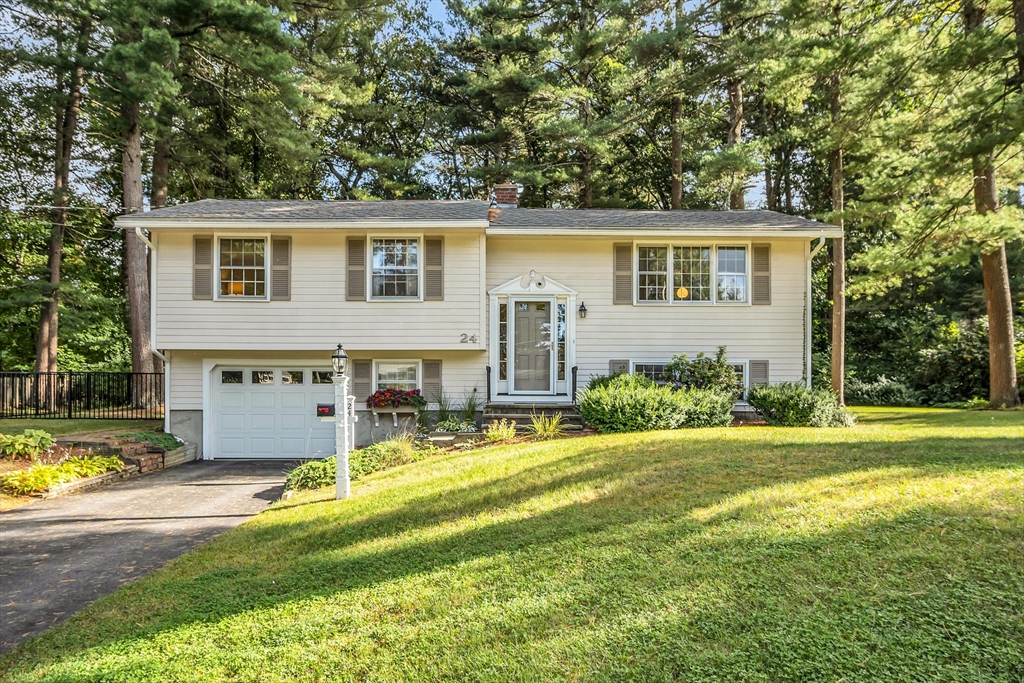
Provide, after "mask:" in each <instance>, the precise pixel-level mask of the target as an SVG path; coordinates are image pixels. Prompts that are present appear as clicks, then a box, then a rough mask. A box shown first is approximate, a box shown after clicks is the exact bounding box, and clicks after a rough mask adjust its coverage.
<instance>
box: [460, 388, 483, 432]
mask: <svg viewBox="0 0 1024 683" xmlns="http://www.w3.org/2000/svg"><path fill="white" fill-rule="evenodd" d="M482 409H483V400H482V399H481V398H480V394H479V393H478V392H477V390H476V388H474V389H473V391H470V392H469V393H467V394H466V397H465V398H464V399H462V419H463V421H465V422H472V423H473V425H474V426H476V414H477V412H479V411H480V410H482Z"/></svg>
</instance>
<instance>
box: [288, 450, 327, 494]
mask: <svg viewBox="0 0 1024 683" xmlns="http://www.w3.org/2000/svg"><path fill="white" fill-rule="evenodd" d="M337 474H338V459H337V457H336V456H333V455H332V456H330V457H328V458H323V459H322V460H310V461H308V462H304V463H302V464H301V465H299V466H298V467H296V468H294V469H292V471H291V472H289V473H288V475H287V476H286V477H285V480H284V489H285V491H303V490H307V489H319V488H323V487H324V486H331V485H333V484H334V483H335V478H336V477H337Z"/></svg>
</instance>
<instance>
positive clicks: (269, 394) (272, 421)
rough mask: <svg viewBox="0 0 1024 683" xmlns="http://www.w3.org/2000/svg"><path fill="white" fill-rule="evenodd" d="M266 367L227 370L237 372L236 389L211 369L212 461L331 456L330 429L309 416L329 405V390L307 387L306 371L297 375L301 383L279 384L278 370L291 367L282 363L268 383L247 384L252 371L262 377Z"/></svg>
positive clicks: (327, 387)
mask: <svg viewBox="0 0 1024 683" xmlns="http://www.w3.org/2000/svg"><path fill="white" fill-rule="evenodd" d="M267 365H269V364H267ZM267 365H262V366H261V367H258V368H251V367H249V368H247V367H245V366H237V365H235V366H230V367H229V368H227V369H230V370H233V371H241V373H240V374H241V375H242V377H243V383H241V384H223V383H222V382H221V372H220V370H221V369H223V368H222V367H221V366H218V367H217V368H214V370H213V378H214V382H213V397H212V398H213V400H212V401H211V403H212V406H213V410H214V415H213V416H212V420H211V422H212V424H213V426H214V430H213V431H214V433H213V444H214V449H213V451H214V452H213V453H212V456H213V457H214V458H302V457H310V458H323V457H326V456H328V455H331V454H332V453H334V424H333V423H330V422H322V421H321V420H319V419H318V418H317V417H316V415H315V414H314V410H315V406H316V404H317V403H332V402H333V400H334V386H333V385H331V384H326V385H325V384H311V383H310V380H311V377H310V375H309V371H308V370H305V371H303V372H304V375H305V376H304V379H305V383H301V384H300V383H294V384H292V383H289V384H283V383H282V379H281V378H282V376H283V373H284V371H294V370H295V369H296V366H295V364H291V365H288V366H285V364H283V363H282V364H281V365H279V366H277V367H276V368H274V369H273V374H272V376H273V382H274V383H273V384H269V383H268V384H255V383H253V382H252V376H253V371H254V370H259V371H260V372H266V371H268V370H270V368H268V367H267ZM321 369H322V368H321ZM261 377H262V378H266V377H267V375H261Z"/></svg>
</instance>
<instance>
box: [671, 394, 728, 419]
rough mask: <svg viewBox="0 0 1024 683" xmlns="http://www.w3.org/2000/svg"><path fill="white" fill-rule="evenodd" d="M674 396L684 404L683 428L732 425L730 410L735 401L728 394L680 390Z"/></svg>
mask: <svg viewBox="0 0 1024 683" xmlns="http://www.w3.org/2000/svg"><path fill="white" fill-rule="evenodd" d="M676 396H677V397H678V398H681V399H682V400H683V401H684V402H685V404H686V408H685V412H684V415H683V426H684V427H694V428H697V427H728V426H729V425H731V424H732V408H733V406H734V405H735V404H736V400H735V399H734V398H733V397H732V396H731V395H730V394H727V393H723V392H721V391H715V390H713V389H680V390H679V391H677V392H676Z"/></svg>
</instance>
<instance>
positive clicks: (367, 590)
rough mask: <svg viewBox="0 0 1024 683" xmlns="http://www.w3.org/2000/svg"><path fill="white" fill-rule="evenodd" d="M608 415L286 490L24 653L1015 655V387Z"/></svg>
mask: <svg viewBox="0 0 1024 683" xmlns="http://www.w3.org/2000/svg"><path fill="white" fill-rule="evenodd" d="M859 412H860V414H861V423H860V424H859V425H858V426H857V427H856V428H854V429H846V430H844V429H831V430H830V429H770V428H738V429H709V430H695V431H677V432H659V433H651V434H642V435H641V434H631V435H618V436H599V437H591V438H582V439H572V440H564V441H556V442H549V443H544V444H535V445H519V446H512V447H505V448H491V449H485V450H482V451H476V452H471V453H468V454H462V455H451V456H445V457H441V458H436V459H431V460H428V461H425V462H420V463H417V464H414V465H409V466H406V467H401V468H398V469H395V470H392V471H389V472H385V473H382V474H379V475H374V476H370V477H367V478H366V479H365V480H360V481H359V482H357V483H356V484H355V485H354V487H353V494H354V497H353V499H352V500H350V501H347V502H334V501H332V500H330V498H331V493H332V492H330V491H327V490H324V491H318V492H311V493H308V494H304V495H300V496H297V497H295V498H292V499H291V500H289V501H288V502H287V503H284V504H279V505H278V506H277V507H276V508H275V509H273V510H271V511H269V512H267V513H264V514H261V515H259V516H258V517H256V518H254V519H253V520H251V521H250V522H248V523H246V524H244V525H243V526H241V527H239V528H238V529H236V530H234V531H232V532H229V533H227V534H225V535H223V536H221V537H219V538H218V539H216V540H214V541H213V542H211V543H209V544H207V545H206V546H204V547H202V548H200V549H199V550H197V551H195V552H192V553H190V554H188V555H186V556H185V557H183V558H181V559H179V560H177V561H175V562H174V563H172V564H171V565H170V566H168V567H166V568H165V569H163V570H160V571H158V572H156V573H154V574H152V575H151V576H148V577H146V578H144V579H142V580H141V581H139V582H138V583H136V584H134V585H131V586H128V587H126V588H124V589H122V590H120V591H118V592H117V593H116V594H114V595H113V596H110V597H108V598H106V599H104V600H101V601H100V602H98V603H96V604H95V605H93V606H92V607H90V608H89V609H87V610H85V611H84V612H82V613H80V614H78V615H77V616H75V617H73V618H72V619H71V620H70V621H68V622H67V623H65V624H64V625H62V626H59V627H57V628H55V629H53V630H52V631H50V632H49V633H47V634H45V635H43V636H42V637H40V638H38V639H36V640H34V641H32V642H30V643H28V644H26V645H25V646H23V647H22V648H21V649H20V650H18V651H16V652H15V653H13V654H10V655H8V656H6V657H5V658H4V659H2V660H0V677H2V678H4V680H9V681H36V680H46V681H76V682H77V681H101V680H102V681H149V680H152V681H193V680H204V681H210V680H237V681H293V680H308V681H320V680H332V681H333V680H359V681H394V680H465V681H485V680H515V681H539V680H596V681H622V680H644V681H659V680H721V681H769V680H771V681H837V680H844V681H848V682H849V681H869V680H870V681H878V680H887V681H889V680H892V681H898V680H904V681H909V680H964V681H968V680H969V681H987V680H991V681H1020V680H1021V678H1022V676H1024V561H1022V558H1024V456H1022V450H1024V449H1022V446H1024V425H1022V423H1024V419H1022V418H1024V414H1022V413H1020V412H1015V413H990V412H976V413H967V412H956V411H938V410H906V411H886V410H879V409H874V410H872V409H868V410H863V411H859Z"/></svg>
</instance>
